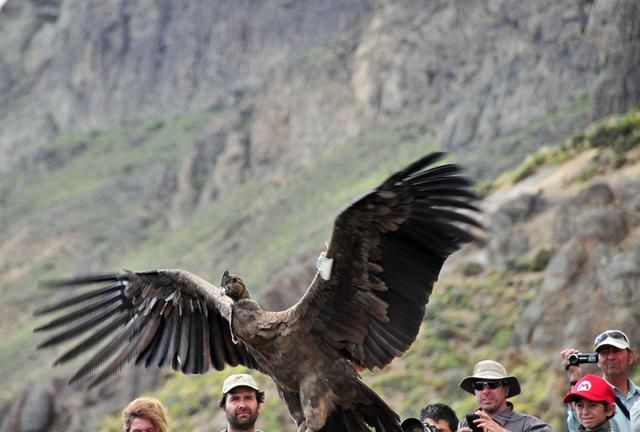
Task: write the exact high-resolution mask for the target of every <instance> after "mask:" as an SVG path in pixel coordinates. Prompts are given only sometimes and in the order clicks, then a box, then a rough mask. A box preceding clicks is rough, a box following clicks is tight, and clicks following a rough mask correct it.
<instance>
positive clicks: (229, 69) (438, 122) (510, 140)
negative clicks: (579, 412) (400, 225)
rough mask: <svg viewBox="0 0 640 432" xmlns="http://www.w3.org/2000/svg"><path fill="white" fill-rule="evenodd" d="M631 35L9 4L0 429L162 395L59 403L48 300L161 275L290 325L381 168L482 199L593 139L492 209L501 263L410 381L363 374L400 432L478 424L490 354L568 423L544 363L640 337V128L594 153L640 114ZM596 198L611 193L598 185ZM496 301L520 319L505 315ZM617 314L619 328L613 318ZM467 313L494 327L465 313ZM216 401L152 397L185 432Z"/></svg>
mask: <svg viewBox="0 0 640 432" xmlns="http://www.w3.org/2000/svg"><path fill="white" fill-rule="evenodd" d="M638 12H639V11H638V4H637V2H634V1H633V0H622V1H618V2H609V1H598V0H594V1H591V0H589V1H587V0H581V1H576V2H571V3H567V2H557V1H551V0H545V1H543V2H525V3H523V2H520V1H517V0H486V1H481V2H477V1H454V2H451V1H444V0H442V1H436V0H429V1H422V0H421V1H418V0H403V1H390V0H389V1H387V0H378V1H369V2H366V1H339V0H336V1H331V2H322V4H317V5H316V4H314V5H311V4H308V2H303V1H296V0H293V1H292V0H278V1H274V2H269V4H268V5H267V4H262V3H255V2H250V1H237V2H229V3H216V5H215V6H212V5H211V4H210V3H207V2H185V3H180V2H168V1H163V2H147V1H140V2H134V3H132V2H127V1H124V0H122V1H111V2H102V1H98V0H95V1H93V0H92V1H89V2H78V1H74V0H30V1H22V2H20V1H12V0H9V1H8V2H7V3H6V4H5V5H4V7H3V8H2V9H1V10H0V31H1V32H2V34H3V35H6V37H3V38H0V76H1V77H2V79H1V80H0V100H2V102H3V103H0V128H1V130H2V131H3V132H2V134H0V203H1V204H2V211H1V212H0V227H1V228H0V285H1V286H2V292H3V302H2V303H0V328H1V329H2V333H3V335H4V336H3V338H2V341H0V382H2V383H3V389H5V391H4V392H3V398H4V399H3V400H2V401H0V414H3V415H2V418H3V423H2V426H0V431H2V432H5V431H13V430H30V431H35V430H65V431H70V430H80V429H82V428H86V427H87V424H86V422H93V424H94V425H95V424H96V423H98V422H100V421H101V420H100V418H101V417H100V416H101V415H102V413H105V412H110V411H111V412H115V411H117V410H118V409H119V407H121V405H122V404H123V403H124V402H125V401H126V400H128V399H130V398H131V397H132V396H133V395H135V394H138V393H139V392H141V391H144V390H147V389H150V388H155V386H157V385H158V384H159V383H161V382H164V381H165V378H166V377H158V376H157V375H155V374H151V375H143V376H140V375H137V374H131V375H126V376H125V379H123V380H120V381H117V382H116V383H114V384H113V385H112V386H108V387H105V388H103V389H101V390H100V391H99V392H95V393H84V392H82V391H79V392H76V391H74V389H69V388H67V387H65V386H64V384H63V382H64V378H63V377H64V376H65V374H66V373H67V372H68V370H64V369H63V370H51V369H50V368H48V366H47V365H48V364H49V363H50V356H51V353H42V352H36V351H35V345H36V344H37V340H36V338H34V336H33V334H32V332H31V329H32V328H33V320H32V318H31V312H32V310H33V309H34V308H35V307H36V305H37V304H38V302H39V301H40V300H39V298H40V297H41V296H43V295H46V294H43V293H41V292H39V291H37V290H36V287H37V281H38V280H41V279H45V278H47V277H56V276H58V277H59V276H61V275H67V274H72V273H75V272H79V271H82V272H87V271H104V270H113V269H119V268H122V267H128V268H135V269H138V268H148V267H162V266H182V267H186V268H188V269H190V270H192V271H194V272H197V273H201V274H203V275H212V277H211V280H215V279H216V277H217V276H215V275H217V274H219V272H220V271H221V269H224V268H228V267H231V268H232V269H235V271H237V272H239V273H241V274H247V275H249V276H248V281H249V282H250V283H251V284H252V285H254V286H257V287H264V288H262V290H263V291H265V295H264V298H265V301H269V302H271V304H272V305H273V307H276V306H277V305H278V304H281V302H285V303H286V302H290V301H292V300H293V299H294V298H295V295H293V294H292V293H291V290H287V291H285V292H284V293H283V291H282V290H276V289H269V288H268V287H269V286H272V287H273V286H278V285H284V286H287V287H290V288H295V287H297V288H298V289H299V287H300V286H303V287H304V286H305V285H306V282H305V281H306V280H307V277H308V276H307V275H308V271H309V270H308V269H307V268H308V267H309V266H310V263H312V259H311V258H312V257H315V256H316V255H317V253H318V252H319V250H321V248H322V241H323V240H324V239H326V237H327V235H328V232H329V228H330V223H331V220H332V218H333V216H334V215H335V214H336V213H337V211H338V210H339V209H340V208H341V207H343V206H344V205H345V204H346V203H347V202H348V201H349V200H350V199H353V198H354V197H355V196H357V194H359V193H361V192H362V191H364V190H366V189H367V188H368V187H371V186H372V185H374V184H375V183H377V182H378V181H379V180H380V179H381V178H383V177H384V176H385V175H386V174H388V173H389V172H390V171H391V170H394V169H397V168H398V167H399V166H401V165H402V164H404V163H406V162H408V161H409V160H411V159H413V158H415V157H417V156H419V155H421V154H424V153H425V152H427V151H429V150H431V149H434V148H438V147H445V148H447V149H449V150H452V151H453V152H454V153H455V158H456V159H457V160H458V161H461V162H463V163H464V164H465V165H466V166H468V167H469V170H470V173H471V174H472V175H474V176H475V177H476V178H478V179H480V180H485V181H487V180H491V179H494V178H495V177H497V175H498V174H500V173H502V172H503V170H504V169H505V168H507V167H512V166H515V165H516V164H517V162H519V161H521V160H522V159H523V158H524V157H525V156H526V155H527V154H529V153H532V152H534V151H535V150H536V149H538V148H540V146H541V145H543V144H550V145H551V144H554V143H556V144H557V143H562V142H563V140H564V139H565V138H568V137H570V136H573V135H574V134H575V133H576V131H580V132H579V133H580V134H581V135H579V136H578V137H577V138H575V139H574V140H573V141H571V143H573V144H571V145H568V144H565V145H564V148H565V150H567V149H569V150H572V151H573V150H580V149H581V148H582V147H585V148H588V149H589V150H588V151H587V152H585V153H579V155H577V154H576V155H575V159H574V157H573V156H572V158H571V159H570V160H571V161H573V162H572V163H571V164H566V165H556V166H554V167H547V168H545V169H543V170H542V171H540V172H537V173H536V175H535V176H528V175H529V174H530V173H531V171H533V170H534V168H535V167H536V164H537V163H541V164H542V162H549V161H552V162H557V161H558V160H563V158H564V157H565V156H563V155H564V153H562V152H560V153H554V152H544V153H542V155H543V156H541V155H540V154H538V156H536V158H535V159H533V160H532V162H531V163H528V164H527V165H526V166H525V167H523V168H522V169H521V170H520V171H519V172H518V174H517V178H520V179H524V180H522V181H520V182H518V183H517V187H515V188H508V189H504V190H502V189H499V190H496V191H495V193H493V194H492V195H491V196H490V197H489V198H488V200H487V205H488V210H489V213H490V214H492V215H493V216H491V223H489V225H490V226H491V227H492V229H491V233H492V235H491V241H490V243H489V245H488V246H487V247H486V248H482V249H478V250H476V251H475V252H474V251H470V252H469V255H465V256H464V258H460V259H461V264H460V266H461V267H460V266H457V265H456V264H455V262H452V264H451V266H452V267H451V268H452V274H451V275H450V276H449V277H451V278H452V279H446V281H443V287H444V288H443V289H442V290H441V291H440V294H436V296H435V298H434V299H433V304H434V307H433V308H431V310H430V317H429V318H427V320H429V321H428V322H429V324H430V325H428V326H426V329H425V335H424V338H423V339H421V340H420V341H419V342H418V343H417V344H416V350H415V352H412V353H411V354H409V356H408V357H407V359H406V362H399V365H398V366H397V367H395V366H394V368H392V369H391V370H389V371H385V372H384V373H382V374H380V375H378V376H372V377H367V379H368V380H371V382H373V383H374V385H376V386H377V388H378V389H379V390H380V391H382V392H383V394H385V396H386V397H388V398H389V399H390V400H393V401H394V403H393V406H394V407H396V409H398V410H399V411H400V412H402V413H403V414H415V412H414V411H415V410H413V408H415V407H416V406H417V405H418V404H421V403H423V401H424V400H425V399H432V398H446V399H448V400H451V401H454V400H457V401H458V402H456V403H457V408H458V409H459V410H460V409H464V408H465V407H468V406H469V403H468V401H459V399H460V395H459V394H457V393H455V385H454V384H452V383H454V381H455V377H458V376H461V374H464V373H466V372H467V371H466V368H467V366H468V365H469V364H470V363H471V362H472V359H476V358H478V357H479V356H482V355H490V356H491V355H495V353H496V352H500V353H501V354H500V355H502V356H503V360H505V361H506V362H507V363H508V364H509V365H512V366H514V367H515V368H516V370H517V371H518V373H519V374H522V375H523V376H524V377H525V378H526V379H527V381H528V382H530V383H535V384H533V385H532V394H531V396H526V395H523V398H522V399H521V401H522V402H521V403H524V404H525V407H527V408H530V409H531V410H532V411H535V412H537V413H540V414H541V415H542V414H544V415H546V416H548V417H549V418H550V419H551V420H550V421H555V422H557V421H558V418H559V414H558V412H557V411H558V406H557V405H556V404H554V403H553V399H550V397H551V396H548V395H547V394H545V391H546V393H548V394H549V395H553V394H555V393H557V392H558V390H557V389H558V388H560V387H561V386H559V385H558V380H559V377H558V376H555V375H554V374H548V370H555V360H553V355H554V354H555V353H554V352H553V350H554V349H556V348H558V346H561V345H563V344H564V343H565V342H566V343H570V342H571V343H573V341H574V340H580V342H581V346H588V344H589V341H588V340H587V339H588V337H587V336H584V335H586V334H591V333H593V332H595V331H596V329H600V328H601V327H603V326H606V325H605V324H607V325H608V324H611V326H617V325H620V326H625V327H626V328H633V327H631V326H632V325H636V324H634V323H635V321H633V320H635V319H637V317H636V316H635V315H634V314H635V312H634V310H635V309H634V306H633V303H630V304H627V303H620V301H619V299H620V298H621V297H622V298H624V297H625V296H628V297H629V298H631V299H633V300H634V301H635V300H636V296H635V295H634V293H635V291H634V287H637V282H635V279H634V277H635V276H634V275H635V270H634V266H636V265H637V256H636V255H637V254H636V253H635V252H634V250H635V248H636V246H635V245H636V244H637V241H636V240H637V239H636V237H637V235H636V234H635V233H636V231H637V230H636V227H637V218H636V212H637V208H636V207H634V206H635V204H633V203H634V202H635V201H634V196H635V195H634V194H633V191H634V190H636V189H634V188H635V187H636V186H634V185H635V183H634V182H633V181H632V179H633V176H634V175H636V174H637V170H636V168H634V167H635V166H636V161H637V156H636V153H634V150H633V149H632V148H631V147H633V146H631V147H627V145H626V144H624V143H627V142H633V139H636V138H637V136H638V135H637V129H636V128H635V126H628V125H627V126H622V127H618V126H616V125H618V123H614V124H612V127H611V128H607V127H601V128H599V129H597V130H598V131H600V132H597V133H595V132H594V135H593V136H591V135H590V134H591V132H588V133H582V132H581V131H582V127H583V126H585V125H586V124H588V123H589V121H591V120H595V119H598V118H602V117H604V116H606V115H608V114H611V113H614V112H624V111H626V110H628V109H629V108H630V107H632V106H634V105H637V104H638V103H639V102H640V92H639V90H638V89H639V88H640V86H638V81H637V77H638V76H640V72H639V67H640V43H639V42H640V24H639V20H638V19H637V18H636V17H638V16H640V13H638ZM634 119H635V117H633V116H631V117H630V120H629V119H627V120H625V121H627V123H624V121H623V122H622V123H623V125H624V124H631V125H633V124H635V123H634V122H635V121H636V120H634ZM612 131H613V132H612ZM609 132H612V133H611V134H609ZM620 137H623V138H620ZM629 137H631V138H629ZM633 137H636V138H633ZM580 143H582V144H580ZM620 143H622V144H620ZM581 146H582V147H581ZM618 147H621V148H618ZM612 149H613V150H612ZM616 149H617V150H616ZM544 155H547V156H544ZM594 156H597V157H596V158H595V159H594ZM567 160H569V159H567ZM634 170H636V171H634ZM571 173H574V174H571ZM598 175H604V176H606V175H610V177H602V180H603V181H605V182H606V184H604V185H602V184H595V185H594V186H593V188H590V187H589V185H590V184H591V182H592V181H593V179H596V178H598V177H597V176H598ZM594 176H596V177H594ZM525 177H526V179H525ZM564 177H566V180H565V179H564ZM565 181H566V183H564V182H565ZM558 184H561V185H562V186H563V187H561V188H554V187H552V186H557V185H558ZM523 191H525V192H524V193H523ZM507 197H513V198H514V199H513V200H509V199H507ZM319 203H321V205H319ZM558 206H561V207H558ZM528 230H532V231H531V232H528ZM607 230H610V231H607ZM556 257H557V258H556ZM549 259H551V261H550V263H549V268H548V270H546V271H545V272H544V273H543V272H542V271H541V270H540V269H541V268H544V267H545V266H544V265H543V264H546V262H547V260H549ZM531 268H538V269H539V270H536V271H533V272H529V271H528V270H530V269H531ZM291 269H294V270H291ZM524 270H526V271H524ZM292 271H293V273H295V275H293V276H292V274H291V272H292ZM460 272H463V274H465V275H467V276H464V277H462V276H460ZM476 273H478V274H477V275H476ZM472 275H475V276H473V277H472ZM594 275H596V276H594ZM294 276H295V277H294ZM477 276H480V277H481V278H480V279H478V278H477ZM574 283H577V284H578V285H574ZM301 284H302V285H301ZM634 284H636V285H634ZM594 290H595V292H596V293H597V295H596V296H589V295H588V294H589V293H591V292H592V291H594ZM258 291H260V289H259V288H258ZM505 297H506V299H508V300H509V301H508V302H506V303H507V304H508V306H507V307H506V311H505V310H504V308H503V309H502V310H499V309H497V308H496V309H494V308H495V306H493V304H494V303H495V302H496V301H498V300H499V304H503V303H505V302H504V301H503V299H504V298H505ZM592 297H593V298H592ZM585 298H588V299H589V303H588V304H587V303H585V300H583V299H585ZM603 302H605V304H611V305H612V307H613V308H614V309H613V310H615V311H616V316H615V317H612V316H609V315H606V316H601V315H602V314H601V311H600V310H599V309H598V305H601V304H602V303H603ZM607 302H608V303H607ZM616 302H617V303H616ZM583 303H584V309H585V310H586V311H587V312H588V313H579V312H578V306H580V307H582V305H583ZM476 304H480V305H482V311H483V313H481V314H470V313H469V306H470V305H473V308H474V309H476V308H475V305H476ZM444 305H446V308H445V307H444ZM636 309H637V308H636ZM618 312H619V314H618ZM483 314H484V315H483ZM558 314H562V315H563V316H567V317H568V318H567V320H566V321H567V322H568V323H569V325H568V326H567V327H566V328H565V327H564V326H563V327H562V328H559V327H558V322H557V316H558ZM581 326H587V327H588V331H586V332H584V333H583V332H581V331H580V329H581ZM560 334H562V335H563V336H562V340H560V338H558V337H557V335H560ZM550 335H553V336H554V337H553V338H550ZM581 335H582V336H581ZM443 339H446V340H450V341H452V342H451V343H444V342H442V340H443ZM453 341H455V344H453ZM536 359H538V361H536ZM432 363H433V365H432ZM545 368H546V370H545ZM416 371H420V372H422V373H420V374H417V372H416ZM427 371H428V372H427ZM429 372H432V374H431V375H432V376H431V377H429V378H427V379H424V380H419V378H420V376H421V375H423V374H425V375H426V374H428V373H429ZM200 379H201V380H202V381H200ZM217 379H218V378H217V377H203V378H196V379H194V380H192V381H190V382H192V383H193V385H184V384H176V382H181V383H184V381H179V380H180V378H171V379H170V380H169V382H168V383H167V384H165V385H164V387H163V388H164V389H165V390H160V391H164V393H161V394H163V395H166V396H167V398H168V399H170V401H169V402H170V405H171V407H172V411H173V412H175V413H176V416H177V421H178V422H179V423H178V425H179V426H180V427H178V428H177V430H195V428H197V427H200V428H204V425H205V424H207V422H209V421H211V416H212V414H213V413H214V412H215V411H216V409H215V399H216V398H215V396H214V397H212V396H211V395H210V394H207V393H206V391H205V392H204V393H203V387H210V388H211V387H213V386H215V385H218V384H219V383H218V382H217V381H216V380H217ZM417 382H420V383H422V385H421V386H419V387H420V388H418V386H415V387H412V388H406V385H408V384H406V383H417ZM543 384H545V385H547V386H549V388H544V389H543V388H541V387H540V386H541V385H543ZM169 389H171V390H169ZM187 391H192V393H188V394H185V393H183V392H187ZM54 394H55V395H57V396H59V397H58V398H54V399H52V397H51V395H54ZM171 394H175V396H170V395H171ZM272 394H273V393H272ZM181 396H182V397H181ZM194 398H195V400H194ZM272 400H273V402H270V404H272V405H270V407H272V408H273V412H274V415H273V416H271V417H269V418H268V419H267V420H266V421H269V422H272V423H271V424H273V427H271V428H268V429H271V430H280V428H281V426H278V425H279V424H280V425H281V423H277V422H278V421H284V420H282V419H283V418H286V415H283V414H282V411H281V407H279V406H278V404H277V402H276V401H275V397H274V398H272ZM212 401H213V402H214V406H211V402H212ZM61 402H64V403H62V404H61ZM194 410H196V411H199V412H198V414H199V416H198V415H194V412H192V411H194ZM412 410H413V411H412ZM78 411H81V412H84V413H87V414H88V415H87V416H86V417H78V416H77V415H75V413H76V412H78ZM33 413H39V414H38V415H34V414H33ZM53 419H55V420H53ZM51 421H54V422H55V425H56V426H54V427H50V426H49V424H50V422H51ZM25 422H26V423H25ZM105 427H107V426H105Z"/></svg>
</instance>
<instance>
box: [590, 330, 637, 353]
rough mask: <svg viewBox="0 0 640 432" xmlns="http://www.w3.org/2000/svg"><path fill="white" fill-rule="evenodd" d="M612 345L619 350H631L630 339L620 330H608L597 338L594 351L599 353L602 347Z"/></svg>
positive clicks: (594, 342)
mask: <svg viewBox="0 0 640 432" xmlns="http://www.w3.org/2000/svg"><path fill="white" fill-rule="evenodd" d="M604 345H611V346H614V347H616V348H619V349H629V346H630V344H629V338H628V337H627V335H626V334H624V333H623V332H621V331H620V330H607V331H603V332H602V333H600V334H599V335H598V336H596V338H595V340H594V341H593V346H594V348H593V350H594V351H596V352H597V351H598V349H599V348H600V347H601V346H604Z"/></svg>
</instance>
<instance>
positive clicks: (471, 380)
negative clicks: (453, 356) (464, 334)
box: [458, 360, 551, 432]
mask: <svg viewBox="0 0 640 432" xmlns="http://www.w3.org/2000/svg"><path fill="white" fill-rule="evenodd" d="M460 388H461V389H462V390H464V391H466V392H467V393H471V394H472V395H475V397H476V400H477V401H478V404H479V407H478V409H477V410H476V411H475V413H474V414H475V415H477V416H478V417H477V419H476V420H473V421H474V423H475V425H476V426H479V427H480V428H481V430H482V429H484V432H551V428H550V427H549V425H547V424H546V423H544V422H543V421H542V420H540V419H538V418H536V417H533V416H531V415H528V414H523V413H520V412H517V411H515V410H514V409H513V404H512V403H511V402H508V401H507V399H508V398H510V397H512V396H516V395H518V394H520V383H519V382H518V378H516V377H515V376H512V375H509V374H507V371H506V369H505V368H504V366H502V365H501V364H500V363H498V362H497V361H493V360H482V361H480V362H478V363H477V364H476V365H475V367H474V368H473V375H471V376H468V377H466V378H464V379H463V380H462V381H460ZM470 426H471V425H469V424H468V423H467V420H466V419H465V418H463V419H461V422H460V428H459V429H458V431H460V432H472V428H471V427H470Z"/></svg>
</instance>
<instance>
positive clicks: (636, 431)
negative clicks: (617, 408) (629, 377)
mask: <svg viewBox="0 0 640 432" xmlns="http://www.w3.org/2000/svg"><path fill="white" fill-rule="evenodd" d="M629 412H630V413H631V429H632V430H633V432H640V400H638V401H636V403H634V404H633V407H631V411H629Z"/></svg>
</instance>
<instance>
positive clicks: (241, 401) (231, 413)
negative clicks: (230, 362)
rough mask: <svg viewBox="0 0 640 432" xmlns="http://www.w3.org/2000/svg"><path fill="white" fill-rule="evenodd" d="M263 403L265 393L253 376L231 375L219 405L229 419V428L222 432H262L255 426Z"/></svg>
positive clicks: (224, 387)
mask: <svg viewBox="0 0 640 432" xmlns="http://www.w3.org/2000/svg"><path fill="white" fill-rule="evenodd" d="M263 403H264V392H263V391H261V390H260V388H259V387H258V384H257V383H256V381H255V380H254V379H253V377H252V376H251V375H247V374H237V375H230V376H229V377H228V378H227V379H226V380H224V383H223V385H222V397H221V398H220V402H219V403H218V406H219V407H220V408H221V409H222V410H223V411H224V414H225V417H226V419H227V427H226V428H225V429H222V430H221V431H220V432H240V431H242V432H262V431H261V430H260V429H256V427H255V425H256V421H257V420H258V416H259V415H260V410H261V409H262V404H263Z"/></svg>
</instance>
